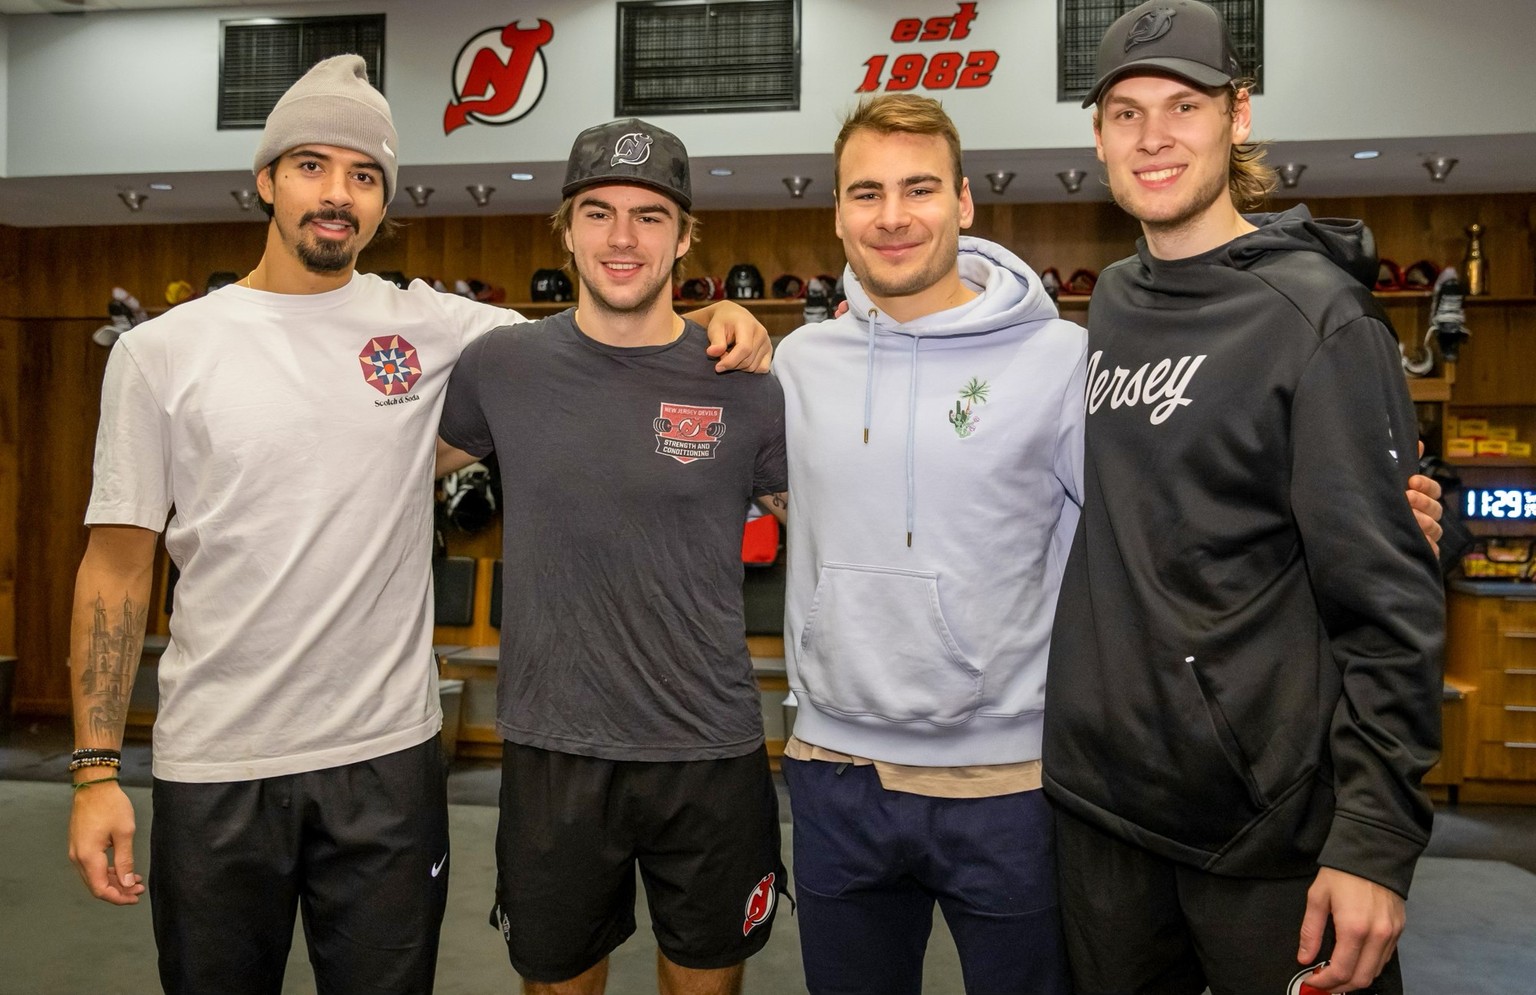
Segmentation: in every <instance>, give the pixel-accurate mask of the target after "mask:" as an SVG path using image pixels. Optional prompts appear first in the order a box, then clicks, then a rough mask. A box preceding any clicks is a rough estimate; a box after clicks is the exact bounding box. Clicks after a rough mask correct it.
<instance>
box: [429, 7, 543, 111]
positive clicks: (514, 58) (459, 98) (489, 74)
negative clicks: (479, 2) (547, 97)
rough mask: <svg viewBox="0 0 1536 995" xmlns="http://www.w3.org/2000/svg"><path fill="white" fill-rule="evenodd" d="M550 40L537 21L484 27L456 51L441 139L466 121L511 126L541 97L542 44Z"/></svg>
mask: <svg viewBox="0 0 1536 995" xmlns="http://www.w3.org/2000/svg"><path fill="white" fill-rule="evenodd" d="M554 36H555V28H554V25H552V24H550V23H549V22H548V21H546V20H544V19H543V18H540V19H539V23H538V24H537V25H536V26H535V27H531V28H522V27H518V25H517V22H516V21H513V22H512V23H511V24H508V25H507V26H506V27H504V28H487V29H486V30H484V31H482V32H480V33H479V34H477V35H475V36H474V37H473V38H471V39H470V40H469V41H468V42H466V43H465V44H464V47H463V48H461V49H460V50H459V57H458V58H457V59H455V60H454V63H453V99H452V100H450V101H449V102H448V106H447V107H446V108H445V109H444V110H443V134H445V135H449V134H452V133H453V132H454V130H456V129H458V128H462V127H464V126H465V125H466V124H469V123H470V122H476V123H479V124H511V123H512V122H513V121H516V120H517V119H518V118H520V117H523V116H524V115H526V114H527V113H528V112H529V111H531V110H533V108H534V106H535V105H537V104H538V102H539V98H540V97H542V96H543V95H544V82H545V80H546V79H547V78H548V75H549V74H548V73H547V72H546V70H545V66H544V51H543V49H544V45H545V43H546V42H548V41H549V40H550V39H551V38H553V37H554Z"/></svg>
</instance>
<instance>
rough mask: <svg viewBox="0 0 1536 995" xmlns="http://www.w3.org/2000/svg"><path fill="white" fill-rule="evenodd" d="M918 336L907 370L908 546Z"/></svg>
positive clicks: (913, 509)
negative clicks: (910, 363)
mask: <svg viewBox="0 0 1536 995" xmlns="http://www.w3.org/2000/svg"><path fill="white" fill-rule="evenodd" d="M916 481H917V336H916V335H914V336H912V365H911V367H910V368H909V369H908V371H907V548H908V549H911V548H912V526H913V522H914V519H915V518H916V516H917V483H916Z"/></svg>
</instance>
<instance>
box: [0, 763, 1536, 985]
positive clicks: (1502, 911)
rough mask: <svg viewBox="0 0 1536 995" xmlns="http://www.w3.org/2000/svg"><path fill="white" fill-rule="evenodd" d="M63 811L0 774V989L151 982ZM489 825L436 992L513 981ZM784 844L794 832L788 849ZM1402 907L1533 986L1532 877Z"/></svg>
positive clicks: (1416, 941) (641, 937)
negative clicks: (83, 860) (76, 864)
mask: <svg viewBox="0 0 1536 995" xmlns="http://www.w3.org/2000/svg"><path fill="white" fill-rule="evenodd" d="M129 791H130V793H131V794H132V795H133V797H134V800H135V805H136V806H137V807H138V811H139V820H140V822H139V829H140V839H141V840H144V841H146V842H147V835H148V828H149V822H150V820H151V818H152V813H151V812H150V811H149V792H148V791H147V790H146V789H143V788H130V789H129ZM68 812H69V797H68V789H67V788H65V787H64V786H63V785H62V784H59V783H56V782H41V781H33V782H26V781H0V848H3V853H4V859H3V860H0V897H3V901H0V995H75V993H80V995H86V993H90V995H115V993H121V995H145V993H153V992H156V991H158V990H159V988H158V985H157V983H156V980H155V967H154V964H155V958H154V941H153V937H152V935H151V929H150V921H149V907H148V904H147V902H146V903H142V904H140V905H138V906H135V907H132V908H114V907H111V906H108V905H105V904H103V903H101V902H98V901H96V900H95V899H93V898H91V897H90V896H89V895H88V894H87V893H86V891H85V889H84V888H83V887H82V886H81V884H80V881H79V878H78V877H77V876H76V874H75V872H74V869H73V867H72V866H71V865H70V864H69V862H68V860H67V859H66V857H65V830H66V827H67V824H68ZM495 823H496V812H495V810H494V809H493V808H489V807H486V806H483V805H454V806H452V833H453V846H454V856H453V861H452V864H451V871H450V873H451V878H450V892H449V896H450V897H449V903H448V913H447V919H446V922H445V923H444V927H443V946H442V955H441V961H440V964H439V969H438V986H437V991H438V992H439V993H441V995H469V993H477V995H480V993H488V992H514V991H516V990H517V986H516V982H515V978H514V975H513V974H512V971H511V968H510V967H509V966H508V965H507V961H506V952H505V947H504V946H503V945H502V943H501V938H500V936H499V934H497V933H496V932H495V931H494V930H492V929H491V928H490V927H489V926H488V925H487V924H486V909H487V908H488V905H489V896H490V889H491V883H492V879H493V876H494V870H493V859H492V854H491V841H492V837H493V834H494V832H495ZM786 832H787V829H786ZM144 845H145V844H141V850H140V852H141V854H142V853H143V852H145V851H144V850H143V849H142V847H143V846H144ZM788 846H789V841H788V840H787V839H786V851H787V850H788ZM141 859H142V856H141ZM141 866H142V865H141ZM1408 915H1409V924H1408V932H1407V935H1406V937H1405V939H1404V941H1403V944H1402V949H1403V963H1404V970H1405V974H1406V976H1407V980H1408V990H1409V991H1410V992H1435V993H1437V995H1509V993H1514V992H1533V991H1536V874H1532V873H1530V872H1528V871H1526V870H1523V869H1521V868H1518V867H1515V866H1513V865H1511V864H1508V863H1503V862H1499V861H1492V860H1468V859H1459V858H1449V857H1431V858H1426V859H1425V860H1424V861H1423V862H1422V863H1421V864H1420V869H1419V874H1418V880H1417V881H1416V882H1415V884H1414V892H1413V898H1412V901H1411V902H1410V903H1409V913H1408ZM637 917H638V918H639V919H640V928H639V931H638V933H637V934H636V935H635V937H633V938H632V939H631V940H630V941H629V942H628V943H627V944H625V945H624V946H623V947H622V948H620V950H619V951H618V952H617V953H616V954H615V955H614V958H613V973H612V975H611V981H610V984H609V991H610V992H614V993H616V995H628V993H641V995H643V993H646V992H653V991H655V981H654V977H655V974H654V970H655V969H654V964H655V944H654V941H653V940H652V939H651V936H650V932H649V924H648V922H646V921H645V915H644V903H643V902H641V903H640V907H639V909H638V910H637ZM234 928H238V927H234ZM797 944H798V937H797V931H796V922H795V919H794V917H792V916H785V915H781V916H780V917H779V918H778V920H777V922H776V926H775V929H774V933H773V937H772V939H771V940H770V941H769V943H768V946H767V948H766V949H765V950H764V952H763V953H762V954H761V955H759V956H758V957H756V958H754V959H753V960H752V961H751V963H750V964H749V966H748V971H747V990H748V991H749V992H752V993H757V995H766V993H772V995H780V993H783V995H791V993H800V992H804V991H805V987H804V985H803V983H802V982H801V980H800V956H799V949H798V945H797ZM314 990H315V989H314V984H313V982H312V980H311V978H310V975H309V967H308V964H307V962H306V959H305V955H304V950H303V942H302V937H298V936H296V939H295V944H294V947H293V951H292V954H291V956H290V959H289V971H288V978H287V983H286V984H285V986H284V988H283V991H284V993H285V995H288V993H291V995H300V993H311V992H313V991H314ZM924 990H925V991H926V992H928V993H930V995H952V993H958V992H960V991H961V985H960V981H959V969H958V966H957V964H956V960H955V954H954V945H953V942H952V941H951V940H950V939H949V935H948V933H947V931H945V929H944V927H943V923H942V921H939V922H937V923H936V925H935V929H934V937H933V941H932V944H931V946H930V951H929V956H928V963H927V970H926V980H925V987H924Z"/></svg>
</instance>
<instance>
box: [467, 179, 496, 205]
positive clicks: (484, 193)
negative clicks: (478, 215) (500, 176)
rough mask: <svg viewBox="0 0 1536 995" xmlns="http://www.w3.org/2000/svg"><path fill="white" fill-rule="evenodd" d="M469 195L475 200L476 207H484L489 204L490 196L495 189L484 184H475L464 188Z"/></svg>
mask: <svg viewBox="0 0 1536 995" xmlns="http://www.w3.org/2000/svg"><path fill="white" fill-rule="evenodd" d="M464 189H465V190H468V191H469V195H470V196H471V197H473V198H475V206H476V207H484V206H485V205H487V204H489V203H490V202H491V194H493V193H495V192H496V188H495V187H488V186H486V185H485V184H484V183H475V184H472V185H471V186H467V187H465V188H464Z"/></svg>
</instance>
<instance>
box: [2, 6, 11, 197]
mask: <svg viewBox="0 0 1536 995" xmlns="http://www.w3.org/2000/svg"><path fill="white" fill-rule="evenodd" d="M10 62H11V19H10V18H8V17H0V178H4V177H6V176H8V175H10V174H9V173H8V172H7V164H6V148H7V147H8V146H7V143H6V140H5V138H6V131H7V130H8V125H9V117H8V115H7V110H8V109H9V107H10V101H9V100H8V99H7V98H6V94H7V92H8V91H9V89H10V79H11V73H10Z"/></svg>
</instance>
